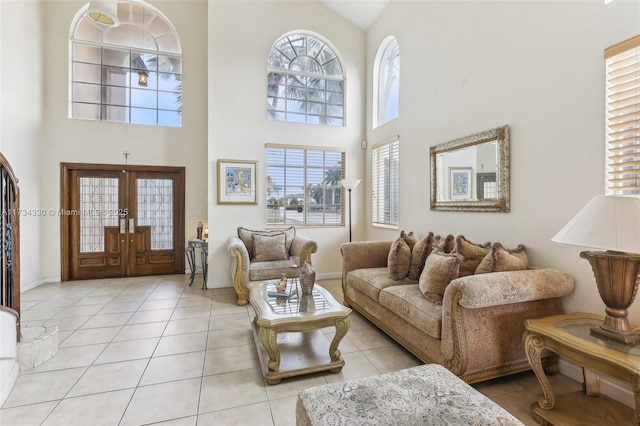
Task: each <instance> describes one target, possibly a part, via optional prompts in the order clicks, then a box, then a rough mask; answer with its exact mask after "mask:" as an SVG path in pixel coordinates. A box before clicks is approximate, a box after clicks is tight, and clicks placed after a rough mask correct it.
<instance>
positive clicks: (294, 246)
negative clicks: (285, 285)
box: [227, 226, 318, 306]
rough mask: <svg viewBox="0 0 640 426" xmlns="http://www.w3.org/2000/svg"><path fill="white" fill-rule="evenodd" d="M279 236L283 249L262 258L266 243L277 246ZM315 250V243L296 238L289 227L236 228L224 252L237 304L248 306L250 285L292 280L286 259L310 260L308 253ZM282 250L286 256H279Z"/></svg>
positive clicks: (275, 249) (316, 248)
mask: <svg viewBox="0 0 640 426" xmlns="http://www.w3.org/2000/svg"><path fill="white" fill-rule="evenodd" d="M283 234H284V236H285V238H283V239H282V240H281V241H283V242H284V243H285V247H284V248H283V249H282V250H280V247H274V250H272V251H273V253H274V255H273V256H269V255H266V256H265V252H264V251H265V248H269V247H270V246H269V244H270V243H277V238H278V237H280V236H281V235H283ZM269 240H270V241H269ZM265 241H266V242H265ZM271 247H272V246H271ZM261 250H262V252H261ZM317 250H318V244H317V243H316V242H315V241H313V240H311V239H309V238H306V237H303V236H301V235H296V232H295V228H294V227H293V226H292V227H290V228H287V229H283V230H279V229H276V230H267V231H254V230H250V229H246V228H242V227H240V228H238V236H233V237H231V238H229V241H228V243H227V251H228V252H229V255H230V256H231V278H232V279H233V288H234V290H235V291H236V294H237V295H238V305H240V306H243V305H246V304H247V303H248V301H249V287H250V284H251V282H253V281H264V280H271V279H276V278H280V277H281V276H282V274H286V275H287V277H293V274H294V272H295V271H294V269H292V268H291V267H290V265H291V261H290V260H289V257H290V256H299V257H300V260H301V261H302V260H304V259H306V260H311V254H312V253H315V252H316V251H317ZM282 251H283V252H284V253H286V254H285V255H279V254H280V252H282ZM267 254H268V251H267Z"/></svg>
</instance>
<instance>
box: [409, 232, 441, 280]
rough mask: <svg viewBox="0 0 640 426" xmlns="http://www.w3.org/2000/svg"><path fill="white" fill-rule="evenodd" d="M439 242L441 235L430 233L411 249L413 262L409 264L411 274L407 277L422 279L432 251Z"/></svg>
mask: <svg viewBox="0 0 640 426" xmlns="http://www.w3.org/2000/svg"><path fill="white" fill-rule="evenodd" d="M439 242H440V235H437V236H436V235H433V232H429V233H428V234H427V236H426V237H424V238H422V239H420V240H418V242H417V243H416V244H415V245H414V246H413V249H411V262H410V263H409V273H408V274H407V277H409V278H411V279H412V280H417V279H418V278H420V274H421V273H422V270H423V269H424V262H425V261H426V260H427V256H429V254H431V251H432V250H433V249H434V248H435V247H436V246H437V245H438V243H439Z"/></svg>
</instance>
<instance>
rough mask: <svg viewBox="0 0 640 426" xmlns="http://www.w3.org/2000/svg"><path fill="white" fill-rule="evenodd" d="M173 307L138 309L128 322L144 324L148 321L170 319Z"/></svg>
mask: <svg viewBox="0 0 640 426" xmlns="http://www.w3.org/2000/svg"><path fill="white" fill-rule="evenodd" d="M172 313H173V309H156V310H153V311H138V312H136V313H135V314H133V315H132V316H131V319H130V320H129V323H128V324H143V323H146V322H161V321H169V318H171V314H172Z"/></svg>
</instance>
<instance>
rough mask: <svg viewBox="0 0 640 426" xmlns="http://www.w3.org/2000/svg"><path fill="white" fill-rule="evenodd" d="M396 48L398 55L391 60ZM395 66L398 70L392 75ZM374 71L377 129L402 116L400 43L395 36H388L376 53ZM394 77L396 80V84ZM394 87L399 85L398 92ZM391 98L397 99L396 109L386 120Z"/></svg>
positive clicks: (374, 117) (374, 119)
mask: <svg viewBox="0 0 640 426" xmlns="http://www.w3.org/2000/svg"><path fill="white" fill-rule="evenodd" d="M394 46H395V50H396V51H397V55H395V58H390V57H391V56H392V52H393V50H394ZM390 59H393V60H390ZM394 66H395V67H396V68H397V72H396V73H395V74H392V73H390V72H389V69H390V68H393V67H394ZM374 70H375V71H374V82H373V87H374V94H373V123H374V126H373V127H374V128H375V127H379V126H382V125H383V124H385V123H388V122H390V121H392V120H395V119H396V118H398V117H399V116H400V43H399V42H398V39H396V38H395V37H394V36H388V37H386V38H385V39H384V40H383V41H382V43H380V46H379V47H378V52H377V53H376V59H375V62H374ZM394 77H395V79H396V81H395V84H394V81H393V78H394ZM394 85H397V86H396V87H397V89H396V90H392V89H393V87H394ZM391 96H393V97H394V98H395V104H396V108H395V110H394V111H392V112H391V114H390V116H389V117H388V118H385V114H386V110H387V107H388V105H389V103H390V101H391V100H392V99H391Z"/></svg>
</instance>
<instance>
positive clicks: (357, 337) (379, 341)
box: [348, 327, 396, 351]
mask: <svg viewBox="0 0 640 426" xmlns="http://www.w3.org/2000/svg"><path fill="white" fill-rule="evenodd" d="M348 336H349V340H350V341H351V342H352V343H353V344H354V345H356V347H357V348H358V349H359V350H361V351H363V350H367V349H374V348H381V347H384V346H391V345H396V343H395V342H394V341H393V340H391V338H390V337H388V336H387V335H386V334H384V333H383V332H382V331H380V330H378V329H373V328H364V327H363V328H356V329H349V333H348Z"/></svg>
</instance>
